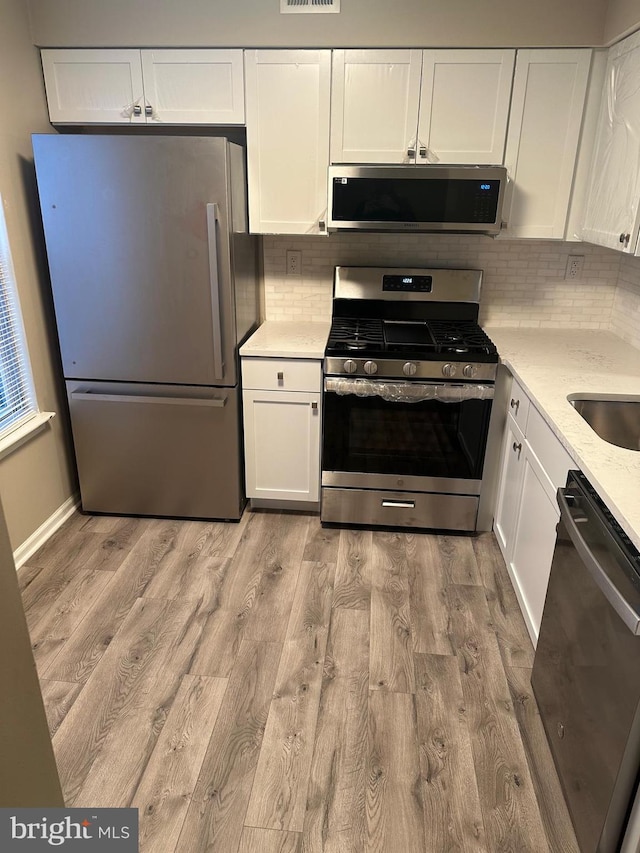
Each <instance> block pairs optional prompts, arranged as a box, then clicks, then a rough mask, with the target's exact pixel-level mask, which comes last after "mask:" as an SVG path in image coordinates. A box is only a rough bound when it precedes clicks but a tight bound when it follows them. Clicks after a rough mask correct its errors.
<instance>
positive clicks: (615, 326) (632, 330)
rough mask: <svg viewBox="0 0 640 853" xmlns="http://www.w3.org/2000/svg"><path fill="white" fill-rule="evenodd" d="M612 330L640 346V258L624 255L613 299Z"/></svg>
mask: <svg viewBox="0 0 640 853" xmlns="http://www.w3.org/2000/svg"><path fill="white" fill-rule="evenodd" d="M611 330H612V331H613V332H615V333H616V334H617V335H619V336H620V337H621V338H623V339H624V340H625V341H629V343H631V344H634V345H635V346H637V347H640V258H630V257H629V256H628V255H623V256H622V260H621V262H620V275H619V276H618V287H617V289H616V294H615V298H614V301H613V311H612V314H611Z"/></svg>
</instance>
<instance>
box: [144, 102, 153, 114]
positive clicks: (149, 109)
mask: <svg viewBox="0 0 640 853" xmlns="http://www.w3.org/2000/svg"><path fill="white" fill-rule="evenodd" d="M144 114H145V115H146V116H152V115H153V107H152V106H151V104H147V105H146V107H145V108H144Z"/></svg>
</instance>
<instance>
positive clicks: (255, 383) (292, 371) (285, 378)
mask: <svg viewBox="0 0 640 853" xmlns="http://www.w3.org/2000/svg"><path fill="white" fill-rule="evenodd" d="M321 364H322V363H321V362H320V361H318V360H315V359H313V360H311V359H308V360H307V359H288V358H243V359H242V387H243V388H251V389H255V390H257V391H311V392H315V393H320V391H321V390H322V367H321Z"/></svg>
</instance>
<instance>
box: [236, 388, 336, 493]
mask: <svg viewBox="0 0 640 853" xmlns="http://www.w3.org/2000/svg"><path fill="white" fill-rule="evenodd" d="M242 399H243V411H244V446H245V468H246V486H247V497H250V498H264V499H267V500H283V501H284V500H286V501H318V500H319V499H320V394H308V393H304V392H295V391H246V390H245V391H243V394H242Z"/></svg>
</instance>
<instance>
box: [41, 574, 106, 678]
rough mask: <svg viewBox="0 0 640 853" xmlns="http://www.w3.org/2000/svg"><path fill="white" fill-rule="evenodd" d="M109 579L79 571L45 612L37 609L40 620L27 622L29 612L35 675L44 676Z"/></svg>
mask: <svg viewBox="0 0 640 853" xmlns="http://www.w3.org/2000/svg"><path fill="white" fill-rule="evenodd" d="M112 578H113V575H112V574H111V573H110V572H101V571H97V570H96V571H89V570H85V569H82V571H80V572H78V573H77V574H76V575H74V576H73V577H72V578H71V579H70V581H69V583H68V584H67V585H66V586H65V587H64V589H63V590H61V591H60V592H59V594H58V595H57V597H56V599H55V601H53V602H52V603H51V606H50V607H49V608H48V609H47V610H46V611H44V612H42V608H38V609H37V612H39V614H40V618H39V619H36V620H35V622H32V621H31V620H32V619H33V616H34V615H35V613H34V609H32V611H31V619H30V624H29V634H30V637H31V648H32V650H33V657H34V659H35V662H36V666H37V667H38V671H39V672H42V673H44V672H45V671H46V669H47V667H48V666H49V665H50V664H51V663H52V662H53V661H54V660H55V658H56V656H57V655H58V654H59V652H60V650H61V648H62V646H63V645H64V644H65V643H66V641H67V640H68V639H69V637H70V636H71V634H72V633H73V631H75V629H76V628H77V627H78V625H79V624H80V623H81V622H82V620H83V619H84V617H85V616H86V615H87V612H88V611H89V610H90V609H91V607H92V606H93V605H94V604H95V601H96V599H97V598H98V597H99V596H100V595H101V594H102V593H103V592H104V590H105V588H106V587H107V586H108V585H109V584H110V583H111V580H112Z"/></svg>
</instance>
